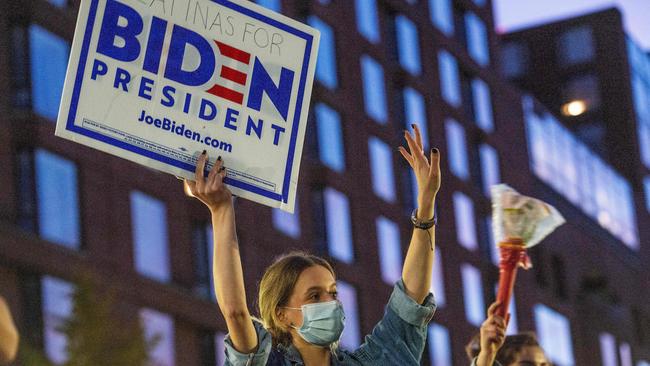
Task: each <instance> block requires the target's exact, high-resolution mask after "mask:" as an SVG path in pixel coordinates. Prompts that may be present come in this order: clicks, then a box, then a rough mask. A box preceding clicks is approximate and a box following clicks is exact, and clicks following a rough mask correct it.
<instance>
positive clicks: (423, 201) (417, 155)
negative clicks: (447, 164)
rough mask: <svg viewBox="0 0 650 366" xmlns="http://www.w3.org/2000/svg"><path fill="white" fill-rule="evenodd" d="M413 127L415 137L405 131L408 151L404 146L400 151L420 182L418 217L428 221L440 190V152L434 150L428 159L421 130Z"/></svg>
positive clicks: (415, 126)
mask: <svg viewBox="0 0 650 366" xmlns="http://www.w3.org/2000/svg"><path fill="white" fill-rule="evenodd" d="M411 126H412V127H413V130H414V132H415V136H411V134H410V133H409V132H408V131H404V138H405V139H406V143H407V145H408V148H409V149H408V151H407V150H406V149H405V148H404V147H403V146H400V147H399V148H398V150H399V152H400V153H401V154H402V156H403V157H404V159H405V160H406V161H407V162H408V163H409V165H410V166H411V168H412V169H413V172H414V173H415V178H416V180H417V182H418V212H417V216H418V218H420V219H426V220H428V219H431V218H432V217H433V207H434V202H435V199H436V194H438V190H439V189H440V152H439V151H438V149H436V148H432V149H431V152H430V157H429V159H427V157H426V156H425V155H424V149H423V147H422V146H423V145H422V135H421V134H420V129H419V128H418V126H417V125H415V124H413V125H411Z"/></svg>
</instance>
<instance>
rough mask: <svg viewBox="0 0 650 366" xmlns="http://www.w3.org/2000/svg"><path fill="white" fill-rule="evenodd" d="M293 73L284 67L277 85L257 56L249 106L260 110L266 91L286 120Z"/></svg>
mask: <svg viewBox="0 0 650 366" xmlns="http://www.w3.org/2000/svg"><path fill="white" fill-rule="evenodd" d="M293 74H294V73H293V71H291V70H289V69H287V68H284V67H283V68H282V72H281V73H280V85H278V86H276V85H275V83H274V82H273V79H271V76H270V75H269V73H268V72H267V71H266V69H265V68H264V66H262V63H261V62H260V60H259V59H257V57H256V58H255V66H253V76H252V80H251V88H250V96H249V97H248V108H252V109H254V110H256V111H259V110H260V109H261V108H262V95H264V93H265V92H266V95H268V96H269V98H270V99H271V102H273V105H274V106H275V108H276V109H277V110H278V112H280V115H281V116H282V118H284V120H285V121H286V120H287V115H288V114H289V100H290V99H291V87H292V85H293Z"/></svg>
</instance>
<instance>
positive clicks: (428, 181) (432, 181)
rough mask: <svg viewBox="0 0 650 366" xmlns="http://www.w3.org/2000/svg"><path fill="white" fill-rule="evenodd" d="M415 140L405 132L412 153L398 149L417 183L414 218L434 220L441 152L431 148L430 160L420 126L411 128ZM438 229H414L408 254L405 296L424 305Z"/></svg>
mask: <svg viewBox="0 0 650 366" xmlns="http://www.w3.org/2000/svg"><path fill="white" fill-rule="evenodd" d="M412 126H413V130H414V131H415V137H413V136H411V134H410V133H408V132H407V131H404V138H405V139H406V143H407V144H408V147H409V150H408V151H407V150H406V149H405V148H404V147H402V146H400V147H399V152H400V153H401V154H402V156H403V157H404V159H405V160H406V161H407V162H408V163H409V165H410V166H411V168H412V169H413V172H414V173H415V178H416V179H417V183H418V207H417V210H416V213H415V216H416V218H417V219H418V220H420V221H429V220H432V219H433V214H434V205H435V200H436V195H437V194H438V190H439V189H440V153H439V151H438V149H431V153H430V157H429V158H430V160H427V157H426V155H425V154H424V150H423V148H422V136H421V135H420V130H419V129H418V127H417V125H415V124H414V125H412ZM435 235H436V234H435V226H433V227H431V228H429V229H419V228H414V229H413V235H412V237H411V243H410V244H409V249H408V251H407V252H406V259H405V260H404V268H403V269H402V280H403V281H404V288H405V289H406V293H407V294H408V295H409V296H410V297H411V298H412V299H413V300H415V301H416V302H418V303H422V301H424V299H425V298H426V296H427V294H429V288H430V286H431V271H432V270H433V257H434V253H435V252H434V247H435V239H436V236H435Z"/></svg>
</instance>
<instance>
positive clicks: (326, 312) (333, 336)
mask: <svg viewBox="0 0 650 366" xmlns="http://www.w3.org/2000/svg"><path fill="white" fill-rule="evenodd" d="M285 308H287V309H293V310H300V311H302V326H301V327H300V328H296V327H294V329H296V330H297V331H298V334H300V336H301V337H302V338H303V339H304V340H305V341H307V342H308V343H311V344H314V345H317V346H321V347H326V346H329V345H330V344H332V343H334V342H336V341H338V340H339V338H341V333H342V332H343V326H344V323H345V314H344V313H343V305H341V302H340V301H338V300H332V301H327V302H318V303H315V304H305V305H303V306H301V307H300V308H290V307H286V306H285Z"/></svg>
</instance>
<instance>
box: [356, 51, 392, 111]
mask: <svg viewBox="0 0 650 366" xmlns="http://www.w3.org/2000/svg"><path fill="white" fill-rule="evenodd" d="M361 77H362V79H363V101H364V105H365V108H366V113H367V114H368V116H370V117H371V118H372V119H374V120H375V121H376V122H379V123H381V124H384V123H386V122H387V120H388V111H387V109H386V87H385V84H384V69H383V68H382V67H381V65H380V64H379V63H378V62H377V61H375V59H373V58H372V57H370V56H367V55H363V56H361Z"/></svg>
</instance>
